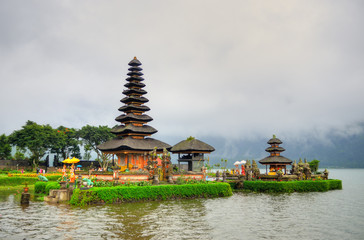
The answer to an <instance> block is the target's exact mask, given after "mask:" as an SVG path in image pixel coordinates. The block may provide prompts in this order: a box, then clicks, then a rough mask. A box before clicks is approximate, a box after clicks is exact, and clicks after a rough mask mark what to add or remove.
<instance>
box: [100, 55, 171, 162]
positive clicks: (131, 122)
mask: <svg viewBox="0 0 364 240" xmlns="http://www.w3.org/2000/svg"><path fill="white" fill-rule="evenodd" d="M141 65H142V64H141V62H140V61H139V60H138V59H137V58H136V57H134V59H133V60H131V61H130V62H129V69H128V70H129V72H128V74H127V75H128V77H127V78H126V81H127V83H126V84H125V85H124V86H125V87H126V88H127V89H126V90H124V91H123V94H124V95H125V97H123V98H122V99H121V100H120V102H122V103H124V105H123V106H121V107H120V108H119V111H121V112H123V114H121V115H120V116H118V117H117V118H116V119H115V120H116V121H117V122H119V123H120V125H118V126H116V127H115V128H113V129H112V130H111V132H112V133H113V134H115V138H113V139H112V140H110V141H107V142H105V143H103V144H100V145H99V146H98V148H99V149H100V150H101V151H102V152H103V153H104V154H115V155H116V156H117V158H118V159H117V163H118V165H119V166H125V168H128V169H143V168H144V167H145V166H146V165H147V161H148V158H147V157H148V156H147V155H148V153H149V152H150V151H152V150H153V149H155V148H156V150H157V153H162V152H163V149H164V148H166V149H170V148H171V146H170V145H169V144H167V143H164V142H162V141H159V140H157V139H154V138H151V137H150V136H151V135H153V134H154V133H156V132H157V130H156V129H155V128H153V127H152V126H149V125H148V123H150V122H151V121H152V120H153V118H151V117H150V116H149V115H147V114H145V112H147V111H149V110H150V108H149V107H147V106H146V105H145V103H147V102H148V101H149V100H148V99H147V98H146V97H144V95H145V94H147V91H145V90H144V89H143V88H144V87H145V86H146V85H145V84H144V83H143V81H144V78H143V77H142V76H143V73H142V70H143V69H142V68H141V67H140V66H141Z"/></svg>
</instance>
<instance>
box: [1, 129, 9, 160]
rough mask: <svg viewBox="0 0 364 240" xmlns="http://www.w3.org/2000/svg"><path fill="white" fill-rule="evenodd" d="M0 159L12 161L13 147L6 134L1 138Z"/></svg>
mask: <svg viewBox="0 0 364 240" xmlns="http://www.w3.org/2000/svg"><path fill="white" fill-rule="evenodd" d="M0 159H11V146H10V144H9V139H8V137H7V136H6V135H5V134H3V135H1V136H0Z"/></svg>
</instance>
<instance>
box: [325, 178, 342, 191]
mask: <svg viewBox="0 0 364 240" xmlns="http://www.w3.org/2000/svg"><path fill="white" fill-rule="evenodd" d="M328 183H329V189H330V190H335V189H343V186H342V181H341V180H338V179H330V180H328Z"/></svg>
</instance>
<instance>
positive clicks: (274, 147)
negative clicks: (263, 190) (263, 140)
mask: <svg viewBox="0 0 364 240" xmlns="http://www.w3.org/2000/svg"><path fill="white" fill-rule="evenodd" d="M268 144H270V145H271V146H270V147H268V148H267V149H265V151H266V152H269V153H270V156H268V157H266V158H263V159H262V160H260V161H259V163H260V164H262V165H265V166H266V173H267V174H268V165H269V174H275V173H276V172H277V171H278V170H281V171H283V172H284V174H286V173H287V165H291V164H292V160H290V159H288V158H286V157H283V156H281V154H280V153H281V152H283V151H285V149H284V148H282V147H280V146H279V144H282V141H281V140H279V139H278V138H276V136H275V135H273V138H271V139H270V140H269V141H268Z"/></svg>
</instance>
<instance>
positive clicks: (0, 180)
mask: <svg viewBox="0 0 364 240" xmlns="http://www.w3.org/2000/svg"><path fill="white" fill-rule="evenodd" d="M37 181H39V179H38V178H37V177H0V186H16V185H24V183H25V182H27V183H28V184H34V183H36V182H37Z"/></svg>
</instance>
